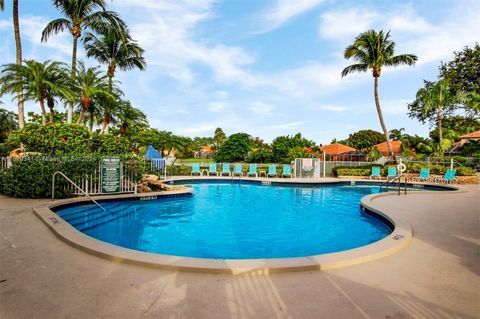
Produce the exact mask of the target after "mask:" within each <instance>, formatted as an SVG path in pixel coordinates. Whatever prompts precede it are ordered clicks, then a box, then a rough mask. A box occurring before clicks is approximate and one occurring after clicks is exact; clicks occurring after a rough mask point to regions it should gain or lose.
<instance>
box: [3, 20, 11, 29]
mask: <svg viewBox="0 0 480 319" xmlns="http://www.w3.org/2000/svg"><path fill="white" fill-rule="evenodd" d="M9 28H12V30H13V23H12V20H10V19H8V20H7V19H0V30H3V29H9Z"/></svg>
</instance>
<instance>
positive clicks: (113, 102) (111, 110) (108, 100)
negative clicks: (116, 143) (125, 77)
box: [98, 83, 123, 134]
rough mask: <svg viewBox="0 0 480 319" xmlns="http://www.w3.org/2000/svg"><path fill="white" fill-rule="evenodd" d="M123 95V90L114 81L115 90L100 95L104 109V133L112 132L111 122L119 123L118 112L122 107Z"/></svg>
mask: <svg viewBox="0 0 480 319" xmlns="http://www.w3.org/2000/svg"><path fill="white" fill-rule="evenodd" d="M122 95H123V92H122V90H120V88H119V87H118V86H116V85H115V83H114V85H113V90H112V91H111V92H109V94H102V95H100V96H99V97H98V104H99V105H100V108H101V110H102V119H101V124H102V128H101V131H102V133H103V134H108V133H109V132H110V124H115V123H117V120H118V114H119V112H120V109H121V107H122V100H121V98H120V97H121V96H122Z"/></svg>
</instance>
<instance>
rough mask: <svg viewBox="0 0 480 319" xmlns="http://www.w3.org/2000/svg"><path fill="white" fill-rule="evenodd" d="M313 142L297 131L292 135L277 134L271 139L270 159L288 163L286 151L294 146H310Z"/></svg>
mask: <svg viewBox="0 0 480 319" xmlns="http://www.w3.org/2000/svg"><path fill="white" fill-rule="evenodd" d="M313 145H315V142H313V141H310V140H307V139H306V138H304V137H302V134H300V133H297V134H295V135H293V136H290V135H286V136H278V137H276V138H275V139H274V140H273V141H272V153H273V158H272V160H273V161H274V162H275V163H289V162H290V158H289V156H288V152H289V151H290V150H291V149H292V148H295V147H302V148H304V147H311V146H313Z"/></svg>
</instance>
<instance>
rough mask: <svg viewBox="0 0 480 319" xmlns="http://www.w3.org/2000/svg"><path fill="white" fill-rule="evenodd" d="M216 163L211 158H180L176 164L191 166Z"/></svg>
mask: <svg viewBox="0 0 480 319" xmlns="http://www.w3.org/2000/svg"><path fill="white" fill-rule="evenodd" d="M213 162H215V161H214V160H213V159H211V158H179V159H177V161H176V163H178V164H191V163H213Z"/></svg>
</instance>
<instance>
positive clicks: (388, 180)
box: [380, 174, 407, 195]
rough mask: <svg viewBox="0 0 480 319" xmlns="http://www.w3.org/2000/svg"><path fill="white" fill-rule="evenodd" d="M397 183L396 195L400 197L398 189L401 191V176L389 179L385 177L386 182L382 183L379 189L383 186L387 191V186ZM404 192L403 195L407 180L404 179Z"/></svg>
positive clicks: (405, 190)
mask: <svg viewBox="0 0 480 319" xmlns="http://www.w3.org/2000/svg"><path fill="white" fill-rule="evenodd" d="M395 181H397V191H398V195H400V189H401V182H402V175H401V174H400V175H397V176H394V177H392V178H391V179H388V177H387V181H386V182H384V183H382V184H381V185H380V188H382V187H383V186H387V189H388V185H389V184H393V182H395ZM403 184H404V185H403V186H404V192H405V195H406V194H407V178H406V177H405V180H404V183H403Z"/></svg>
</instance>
